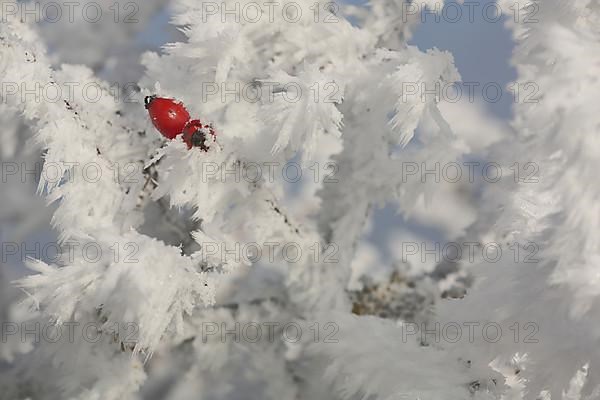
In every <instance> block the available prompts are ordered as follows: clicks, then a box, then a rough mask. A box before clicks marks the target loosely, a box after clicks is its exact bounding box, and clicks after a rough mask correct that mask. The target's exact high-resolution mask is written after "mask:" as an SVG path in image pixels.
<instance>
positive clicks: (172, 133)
mask: <svg viewBox="0 0 600 400" xmlns="http://www.w3.org/2000/svg"><path fill="white" fill-rule="evenodd" d="M144 103H145V105H146V110H148V113H149V114H150V119H151V120H152V124H154V127H155V128H156V129H158V131H159V132H160V133H161V134H162V135H163V136H164V137H166V138H167V139H174V138H175V137H176V136H177V135H179V134H180V133H181V132H183V128H185V125H186V124H187V123H188V121H189V120H190V113H188V111H187V110H186V109H185V107H184V106H183V104H182V103H181V102H177V101H175V100H173V99H167V98H164V97H156V96H147V97H146V98H145V100H144Z"/></svg>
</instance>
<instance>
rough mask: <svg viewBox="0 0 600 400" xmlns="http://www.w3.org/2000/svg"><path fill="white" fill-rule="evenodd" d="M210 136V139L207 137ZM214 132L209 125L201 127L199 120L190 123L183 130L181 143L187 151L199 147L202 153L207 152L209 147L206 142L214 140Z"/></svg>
mask: <svg viewBox="0 0 600 400" xmlns="http://www.w3.org/2000/svg"><path fill="white" fill-rule="evenodd" d="M209 136H210V137H209ZM216 136H217V135H216V134H215V130H214V129H213V127H212V126H210V125H202V122H200V120H199V119H194V120H192V121H190V122H189V123H188V124H187V125H186V126H185V128H184V129H183V141H184V142H185V143H187V145H188V149H191V148H192V147H200V149H202V150H203V151H208V149H209V146H207V144H206V142H207V141H208V140H212V141H213V142H214V141H215V140H216Z"/></svg>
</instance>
